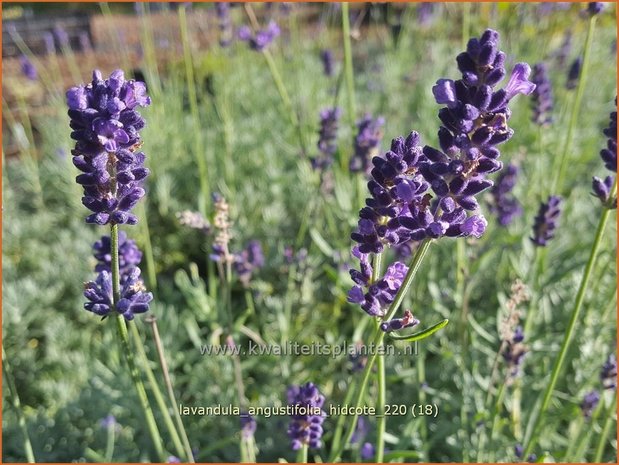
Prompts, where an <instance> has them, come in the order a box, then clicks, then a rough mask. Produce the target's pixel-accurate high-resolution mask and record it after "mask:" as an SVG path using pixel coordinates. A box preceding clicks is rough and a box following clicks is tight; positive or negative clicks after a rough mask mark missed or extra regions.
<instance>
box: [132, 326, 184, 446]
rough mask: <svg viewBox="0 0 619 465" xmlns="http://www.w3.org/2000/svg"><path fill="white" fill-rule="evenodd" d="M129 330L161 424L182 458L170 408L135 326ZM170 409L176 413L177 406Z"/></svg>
mask: <svg viewBox="0 0 619 465" xmlns="http://www.w3.org/2000/svg"><path fill="white" fill-rule="evenodd" d="M129 327H130V328H131V329H130V331H131V337H132V338H133V344H134V347H135V348H136V350H137V352H138V357H140V362H141V364H142V367H143V368H144V372H145V373H146V378H147V380H148V385H149V386H150V390H151V392H152V393H153V396H154V397H155V402H156V403H157V407H159V410H160V411H161V414H162V416H163V422H164V424H165V426H166V428H167V430H168V431H169V433H170V436H171V438H172V443H173V444H174V448H175V450H176V453H177V454H178V455H179V456H180V457H182V456H183V445H182V443H181V439H180V436H179V434H178V431H177V430H176V427H175V426H174V422H173V421H172V417H171V416H170V406H169V405H167V404H166V402H165V399H164V398H163V394H162V393H161V389H160V388H159V383H157V379H156V378H155V374H154V373H153V370H152V369H151V367H150V360H148V357H147V355H146V351H145V350H144V343H143V342H142V337H141V336H140V333H139V331H138V327H137V325H134V324H132V325H130V326H129ZM172 408H173V409H174V410H175V411H178V405H174V404H172Z"/></svg>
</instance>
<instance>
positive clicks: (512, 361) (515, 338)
mask: <svg viewBox="0 0 619 465" xmlns="http://www.w3.org/2000/svg"><path fill="white" fill-rule="evenodd" d="M523 341H524V333H523V331H522V327H520V326H518V327H516V329H515V330H514V333H513V334H512V337H511V339H510V340H507V341H505V342H506V346H505V350H504V351H503V358H504V360H505V361H506V362H507V366H508V367H509V371H510V376H511V377H515V376H517V375H518V373H519V372H520V366H521V365H522V360H523V359H524V356H525V355H526V353H527V349H526V346H525V345H524V344H523Z"/></svg>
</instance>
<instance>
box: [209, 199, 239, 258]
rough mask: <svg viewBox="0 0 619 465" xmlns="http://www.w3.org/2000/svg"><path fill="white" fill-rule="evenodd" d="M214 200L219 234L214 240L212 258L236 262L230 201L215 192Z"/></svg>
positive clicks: (216, 227) (216, 225)
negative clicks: (230, 217) (232, 241)
mask: <svg viewBox="0 0 619 465" xmlns="http://www.w3.org/2000/svg"><path fill="white" fill-rule="evenodd" d="M213 201H214V202H215V218H214V220H213V226H214V227H215V229H216V231H217V234H216V235H215V240H214V241H213V253H212V254H211V260H213V261H216V262H219V263H222V264H224V263H232V262H234V256H233V255H232V254H231V253H230V249H229V244H230V227H231V224H230V219H229V210H230V207H229V206H228V202H226V199H224V198H223V196H222V195H221V194H219V193H217V192H216V193H214V194H213Z"/></svg>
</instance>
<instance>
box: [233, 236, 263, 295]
mask: <svg viewBox="0 0 619 465" xmlns="http://www.w3.org/2000/svg"><path fill="white" fill-rule="evenodd" d="M263 266H264V255H263V254H262V247H261V246H260V242H259V241H255V240H254V241H250V242H249V244H247V247H246V248H245V250H243V251H242V252H241V253H238V254H236V255H235V257H234V270H235V271H236V273H237V275H238V276H239V280H240V281H241V282H242V283H243V285H244V286H245V287H248V286H249V283H250V281H251V278H252V275H253V273H254V271H256V270H257V269H260V268H262V267H263Z"/></svg>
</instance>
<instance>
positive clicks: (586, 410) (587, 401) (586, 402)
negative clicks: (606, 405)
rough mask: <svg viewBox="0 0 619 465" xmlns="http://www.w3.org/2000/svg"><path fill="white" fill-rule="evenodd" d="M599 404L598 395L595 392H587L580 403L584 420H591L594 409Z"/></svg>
mask: <svg viewBox="0 0 619 465" xmlns="http://www.w3.org/2000/svg"><path fill="white" fill-rule="evenodd" d="M599 402H600V393H599V392H598V391H596V390H593V391H589V392H587V393H586V394H585V395H584V397H583V399H582V402H581V403H580V410H581V411H582V414H583V415H584V417H585V418H586V419H589V418H591V415H592V414H593V411H594V410H595V407H597V405H598V403H599Z"/></svg>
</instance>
